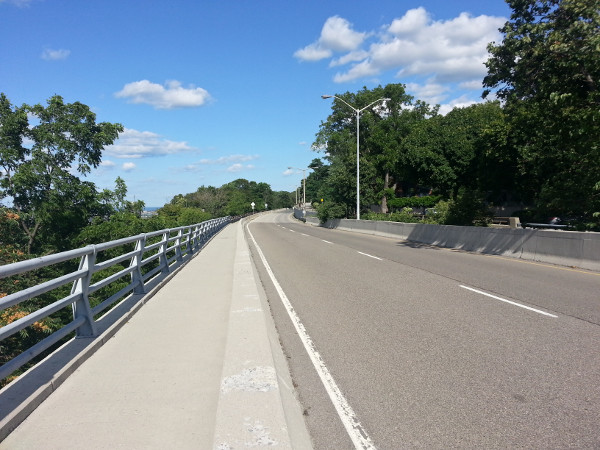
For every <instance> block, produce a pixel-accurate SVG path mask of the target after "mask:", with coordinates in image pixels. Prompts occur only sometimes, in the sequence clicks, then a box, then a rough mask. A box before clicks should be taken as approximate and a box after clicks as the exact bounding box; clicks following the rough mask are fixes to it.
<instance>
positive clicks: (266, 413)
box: [214, 221, 312, 450]
mask: <svg viewBox="0 0 600 450" xmlns="http://www.w3.org/2000/svg"><path fill="white" fill-rule="evenodd" d="M245 224H246V221H242V222H240V223H239V224H236V225H235V226H237V227H239V228H238V230H237V247H236V253H235V260H234V268H233V271H234V272H233V290H232V299H231V310H230V315H229V329H228V334H227V344H226V349H225V359H224V363H223V372H222V377H221V378H222V379H221V388H220V393H219V400H218V406H217V417H216V426H215V435H214V448H215V449H218V450H228V449H233V448H241V447H248V446H250V447H258V448H263V447H268V446H277V447H278V448H286V449H288V448H289V449H291V448H296V449H310V448H312V446H311V444H310V437H309V435H308V431H307V430H306V425H305V423H304V420H303V418H302V413H301V408H300V405H299V403H298V401H297V399H296V397H295V394H294V389H293V385H292V382H291V377H290V375H289V368H288V367H287V363H286V362H285V357H284V355H283V351H282V349H281V347H280V345H279V339H278V336H277V333H276V330H275V326H274V324H273V323H272V317H271V313H270V308H269V305H268V303H267V301H266V294H265V293H264V291H263V289H262V285H261V284H260V283H259V281H258V280H259V278H258V276H257V272H256V267H255V265H254V262H253V261H252V259H251V256H250V249H249V245H248V242H247V240H246V236H245V231H244V227H245Z"/></svg>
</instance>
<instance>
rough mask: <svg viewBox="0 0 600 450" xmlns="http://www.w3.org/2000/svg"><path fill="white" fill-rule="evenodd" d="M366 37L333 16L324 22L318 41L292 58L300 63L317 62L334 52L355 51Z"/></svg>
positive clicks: (343, 20)
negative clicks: (300, 61)
mask: <svg viewBox="0 0 600 450" xmlns="http://www.w3.org/2000/svg"><path fill="white" fill-rule="evenodd" d="M366 37H367V33H359V32H357V31H354V30H353V29H352V24H351V23H350V22H348V21H347V20H346V19H343V18H341V17H339V16H333V17H330V18H329V19H327V20H326V21H325V24H324V25H323V28H322V29H321V36H320V37H319V39H318V40H317V41H316V42H313V43H312V44H309V45H307V46H306V47H304V48H301V49H299V50H297V51H296V52H295V53H294V56H295V57H296V58H298V59H300V60H302V61H318V60H321V59H325V58H329V57H331V56H332V55H333V53H334V52H348V51H352V50H355V49H357V48H358V47H359V46H360V45H361V44H362V43H363V41H364V40H365V38H366Z"/></svg>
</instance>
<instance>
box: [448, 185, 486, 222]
mask: <svg viewBox="0 0 600 450" xmlns="http://www.w3.org/2000/svg"><path fill="white" fill-rule="evenodd" d="M449 205H450V207H449V210H448V216H447V217H446V225H464V226H471V225H475V226H480V227H485V226H488V225H489V224H490V223H491V220H492V213H491V212H490V211H489V209H488V208H487V206H486V205H485V203H484V201H483V195H481V193H479V192H477V191H471V190H467V189H465V188H460V189H459V191H458V194H457V195H456V198H454V199H451V200H450V201H449Z"/></svg>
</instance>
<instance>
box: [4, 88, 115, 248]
mask: <svg viewBox="0 0 600 450" xmlns="http://www.w3.org/2000/svg"><path fill="white" fill-rule="evenodd" d="M29 117H30V118H31V119H29ZM29 120H31V121H32V123H31V124H30V123H29ZM0 130H1V131H0V143H1V146H0V166H1V167H2V169H3V176H2V178H0V198H2V197H5V196H10V197H12V200H13V205H14V208H15V210H16V211H17V212H18V214H19V216H20V219H19V222H20V225H21V228H22V229H23V232H24V233H25V235H26V237H27V244H26V245H27V251H28V253H31V252H32V251H42V250H43V251H48V250H50V251H55V250H62V249H63V248H62V246H61V243H62V242H65V241H67V240H68V238H69V237H70V236H73V235H75V234H76V233H77V232H78V230H79V229H80V228H81V227H82V226H84V225H85V223H86V221H87V218H88V217H89V215H95V214H97V213H99V212H100V211H101V209H102V205H101V204H100V202H99V201H98V200H97V198H98V195H97V192H96V190H95V186H94V185H93V184H92V183H88V182H82V181H81V180H79V179H78V178H77V177H76V176H74V175H72V174H71V171H72V170H73V169H75V171H76V172H77V173H79V174H87V173H89V172H90V170H91V168H92V167H97V166H98V165H99V164H100V161H101V156H102V150H103V148H104V146H106V145H110V144H112V143H113V142H114V140H115V139H116V138H117V136H118V134H119V132H121V131H123V126H122V125H120V124H112V123H106V122H103V123H96V116H95V114H94V113H93V112H92V111H91V110H90V109H89V107H87V106H86V105H84V104H82V103H79V102H75V103H64V101H63V99H62V97H60V96H58V95H55V96H54V97H51V98H50V99H49V100H48V102H47V106H42V105H39V104H38V105H34V106H28V105H23V106H22V107H20V108H13V106H12V105H11V104H10V102H9V101H8V99H7V98H6V96H4V94H1V95H0ZM25 139H28V140H29V141H30V142H31V143H32V144H31V146H30V147H26V146H24V145H23V141H24V140H25ZM57 226H60V227H62V229H60V230H56V228H57ZM47 230H50V231H51V232H50V234H46V233H45V232H46V231H47ZM53 231H55V232H57V233H53ZM40 234H43V238H44V239H40Z"/></svg>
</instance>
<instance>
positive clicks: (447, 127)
mask: <svg viewBox="0 0 600 450" xmlns="http://www.w3.org/2000/svg"><path fill="white" fill-rule="evenodd" d="M503 120H504V116H503V112H502V109H501V107H500V105H499V103H498V102H488V103H484V104H476V105H472V106H469V107H466V108H455V109H453V110H452V111H450V112H449V113H448V114H447V115H446V116H435V117H432V118H430V119H428V120H423V121H419V122H415V123H413V125H412V128H411V130H410V132H409V133H408V136H406V138H405V139H404V141H403V143H402V146H401V148H402V150H401V154H402V162H403V164H404V174H405V176H406V177H407V179H408V180H409V181H411V182H412V183H415V184H417V185H426V186H427V185H429V186H431V187H432V188H434V189H435V190H437V191H438V192H440V193H442V194H443V195H445V196H446V198H449V197H452V196H456V194H457V193H458V189H459V188H460V187H465V188H468V189H472V190H477V189H481V190H483V191H487V190H488V189H489V187H491V186H493V187H494V188H495V189H498V187H497V185H496V183H500V185H502V184H501V182H502V181H505V180H511V179H512V172H511V171H510V170H509V169H510V161H509V162H506V163H504V162H503V160H502V159H501V158H500V156H499V153H495V152H494V151H493V147H492V148H491V147H490V143H489V142H490V139H489V136H488V135H489V130H490V129H491V128H493V127H495V126H498V124H500V123H502V122H503ZM503 169H507V171H504V170H503ZM491 172H493V173H494V174H498V177H499V180H497V179H496V178H494V179H493V180H492V179H491V177H492V175H491ZM502 186H510V187H512V185H511V184H510V183H505V184H503V185H502Z"/></svg>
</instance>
